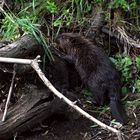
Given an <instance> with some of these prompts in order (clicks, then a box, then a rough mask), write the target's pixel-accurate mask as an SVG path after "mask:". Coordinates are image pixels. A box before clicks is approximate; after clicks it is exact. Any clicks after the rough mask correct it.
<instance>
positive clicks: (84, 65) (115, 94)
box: [57, 33, 127, 124]
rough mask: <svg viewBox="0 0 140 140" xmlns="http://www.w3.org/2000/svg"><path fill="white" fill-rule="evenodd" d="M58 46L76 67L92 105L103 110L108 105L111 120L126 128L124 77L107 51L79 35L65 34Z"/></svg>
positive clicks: (60, 36)
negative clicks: (122, 89) (122, 77)
mask: <svg viewBox="0 0 140 140" xmlns="http://www.w3.org/2000/svg"><path fill="white" fill-rule="evenodd" d="M57 43H58V46H59V47H60V48H61V49H62V50H63V51H64V52H65V56H64V59H66V60H67V61H68V62H70V63H73V64H74V65H75V68H76V70H77V72H78V73H79V75H80V77H81V80H82V82H83V83H84V84H85V85H86V86H87V88H88V89H89V90H90V91H91V93H92V98H93V103H95V104H96V105H98V106H103V105H105V104H106V103H108V102H109V103H110V108H111V112H112V116H113V117H114V118H115V119H116V120H117V121H118V122H120V123H122V124H125V123H126V122H127V115H126V112H125V110H124V108H123V106H122V103H121V76H120V74H119V72H118V71H117V69H116V68H115V66H114V64H113V63H112V61H111V60H110V59H109V57H108V56H107V55H106V54H105V52H104V50H103V49H102V48H99V47H97V46H95V45H94V44H93V43H92V42H90V41H89V40H88V39H86V38H85V37H84V36H81V35H79V34H77V33H62V34H61V35H59V37H58V38H57Z"/></svg>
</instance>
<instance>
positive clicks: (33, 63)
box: [0, 56, 122, 140]
mask: <svg viewBox="0 0 140 140" xmlns="http://www.w3.org/2000/svg"><path fill="white" fill-rule="evenodd" d="M39 58H40V57H39V56H38V57H37V58H36V59H34V60H30V59H17V58H4V57H0V62H6V63H20V64H30V65H31V66H32V67H33V69H34V70H35V71H36V72H37V74H38V76H39V77H40V78H41V79H42V81H43V82H44V84H45V85H46V86H47V87H48V88H49V89H50V90H51V91H52V92H53V93H54V94H55V95H56V96H57V97H59V98H60V99H61V100H63V101H64V102H66V103H67V104H68V105H70V106H71V107H72V108H74V109H75V110H76V111H77V112H79V113H81V114H82V115H83V116H85V117H86V118H88V119H89V120H91V121H93V122H95V123H96V124H98V125H99V126H101V127H102V128H103V129H105V130H109V131H111V132H113V133H115V134H116V135H117V136H118V140H122V133H121V132H120V131H119V130H117V129H115V128H113V127H110V126H108V125H106V124H104V123H102V122H100V121H99V120H97V119H96V118H94V117H92V116H91V115H89V114H88V113H87V112H85V111H84V110H82V109H81V108H80V107H78V106H77V105H75V104H74V102H72V101H70V100H69V99H68V98H66V97H65V96H64V95H63V94H61V93H60V92H59V91H58V90H57V89H56V88H55V87H54V86H53V85H52V84H51V83H50V81H49V80H48V79H47V78H46V77H45V75H44V73H43V72H42V71H41V69H40V68H39V65H38V62H40V60H38V59H39Z"/></svg>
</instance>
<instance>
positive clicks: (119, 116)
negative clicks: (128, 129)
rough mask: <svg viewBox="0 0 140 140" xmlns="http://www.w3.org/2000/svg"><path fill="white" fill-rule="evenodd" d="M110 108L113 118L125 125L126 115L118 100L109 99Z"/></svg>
mask: <svg viewBox="0 0 140 140" xmlns="http://www.w3.org/2000/svg"><path fill="white" fill-rule="evenodd" d="M110 107H111V112H112V115H113V117H114V118H115V119H116V121H118V122H120V123H122V124H126V123H127V115H126V112H125V110H124V108H123V105H122V104H121V101H120V100H116V99H113V98H111V99H110Z"/></svg>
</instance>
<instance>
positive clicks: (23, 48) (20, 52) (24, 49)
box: [0, 35, 40, 58]
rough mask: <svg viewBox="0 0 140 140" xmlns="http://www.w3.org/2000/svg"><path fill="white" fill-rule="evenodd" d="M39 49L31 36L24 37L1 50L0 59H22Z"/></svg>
mask: <svg viewBox="0 0 140 140" xmlns="http://www.w3.org/2000/svg"><path fill="white" fill-rule="evenodd" d="M39 49H40V48H39V44H38V42H37V41H36V40H35V39H34V38H33V37H32V36H30V35H24V36H22V37H21V38H20V39H19V40H17V41H15V42H13V43H12V44H9V45H6V46H5V47H3V48H1V49H0V57H13V58H14V57H15V58H17V57H20V58H23V57H24V56H27V55H29V54H30V53H32V52H35V51H38V50H39Z"/></svg>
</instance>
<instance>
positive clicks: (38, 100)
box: [0, 86, 66, 140]
mask: <svg viewBox="0 0 140 140" xmlns="http://www.w3.org/2000/svg"><path fill="white" fill-rule="evenodd" d="M26 90H27V91H28V92H29V93H28V94H26V95H24V96H22V97H21V99H20V100H19V101H18V103H17V104H15V105H14V106H12V107H11V108H10V109H9V110H8V113H7V118H6V121H5V122H0V140H6V139H8V138H11V137H12V136H13V135H15V134H16V133H17V134H19V133H21V132H24V131H26V130H28V129H29V128H31V127H33V126H34V125H37V123H40V122H41V121H42V120H44V119H46V118H49V117H50V116H52V115H53V114H54V113H55V114H57V113H61V112H62V109H63V113H65V112H64V110H66V109H65V108H66V104H65V103H63V102H62V101H60V99H58V98H53V96H51V95H50V92H49V91H48V90H47V89H42V90H39V89H37V87H36V86H31V87H30V88H27V89H26ZM1 118H2V114H0V119H1Z"/></svg>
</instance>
